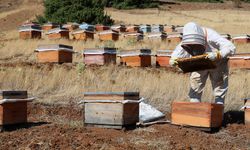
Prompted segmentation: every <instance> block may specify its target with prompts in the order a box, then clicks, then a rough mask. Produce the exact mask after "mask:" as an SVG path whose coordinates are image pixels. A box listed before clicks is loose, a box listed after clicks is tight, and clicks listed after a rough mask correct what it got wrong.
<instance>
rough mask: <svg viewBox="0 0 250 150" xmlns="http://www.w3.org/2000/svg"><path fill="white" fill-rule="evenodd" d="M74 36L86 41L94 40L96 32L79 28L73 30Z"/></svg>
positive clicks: (76, 38)
mask: <svg viewBox="0 0 250 150" xmlns="http://www.w3.org/2000/svg"><path fill="white" fill-rule="evenodd" d="M72 36H73V39H74V40H84V41H86V40H88V39H91V40H93V39H94V32H92V31H88V30H82V29H79V30H75V31H73V32H72Z"/></svg>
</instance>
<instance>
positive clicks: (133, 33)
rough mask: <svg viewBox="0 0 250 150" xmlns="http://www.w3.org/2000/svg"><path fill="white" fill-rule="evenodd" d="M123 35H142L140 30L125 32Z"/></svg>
mask: <svg viewBox="0 0 250 150" xmlns="http://www.w3.org/2000/svg"><path fill="white" fill-rule="evenodd" d="M124 36H125V37H126V36H143V34H142V33H141V32H127V33H125V34H124Z"/></svg>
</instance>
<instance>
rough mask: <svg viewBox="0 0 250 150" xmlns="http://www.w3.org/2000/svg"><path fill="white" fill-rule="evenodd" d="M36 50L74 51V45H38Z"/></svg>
mask: <svg viewBox="0 0 250 150" xmlns="http://www.w3.org/2000/svg"><path fill="white" fill-rule="evenodd" d="M35 51H37V52H41V51H68V52H74V51H73V47H72V46H69V45H63V44H46V45H38V47H37V49H36V50H35Z"/></svg>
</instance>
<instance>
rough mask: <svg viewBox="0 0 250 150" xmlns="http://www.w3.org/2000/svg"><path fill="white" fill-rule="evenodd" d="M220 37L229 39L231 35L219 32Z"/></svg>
mask: <svg viewBox="0 0 250 150" xmlns="http://www.w3.org/2000/svg"><path fill="white" fill-rule="evenodd" d="M221 37H223V38H225V39H227V40H231V35H230V34H221Z"/></svg>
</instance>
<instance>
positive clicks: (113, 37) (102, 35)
mask: <svg viewBox="0 0 250 150" xmlns="http://www.w3.org/2000/svg"><path fill="white" fill-rule="evenodd" d="M98 35H99V39H100V40H101V41H117V40H119V33H118V32H117V31H113V30H106V31H102V32H99V33H98Z"/></svg>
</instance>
